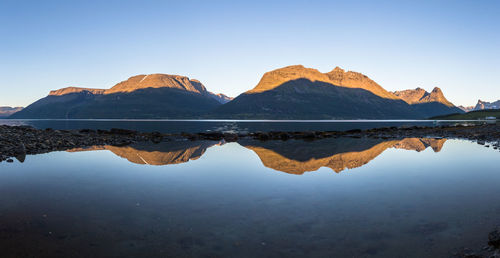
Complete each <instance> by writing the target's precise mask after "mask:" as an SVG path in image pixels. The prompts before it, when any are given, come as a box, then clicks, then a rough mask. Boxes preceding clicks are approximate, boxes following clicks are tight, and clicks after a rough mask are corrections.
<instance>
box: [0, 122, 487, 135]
mask: <svg viewBox="0 0 500 258" xmlns="http://www.w3.org/2000/svg"><path fill="white" fill-rule="evenodd" d="M464 123H469V124H470V123H485V122H484V121H483V122H478V121H430V120H106V119H102V120H99V119H94V120H92V119H81V120H77V119H76V120H64V119H63V120H44V119H40V120H36V119H34V120H30V119H27V120H26V119H13V120H10V119H0V125H29V126H32V127H35V128H39V129H45V128H53V129H59V130H69V129H101V130H109V129H111V128H122V129H129V130H136V131H143V132H153V131H157V132H162V133H181V132H187V133H199V132H206V131H222V132H245V133H248V132H257V131H262V132H266V131H346V130H351V129H371V128H380V127H391V126H396V127H400V126H439V125H450V124H464Z"/></svg>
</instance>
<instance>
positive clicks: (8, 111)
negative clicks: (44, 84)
mask: <svg viewBox="0 0 500 258" xmlns="http://www.w3.org/2000/svg"><path fill="white" fill-rule="evenodd" d="M21 110H23V108H22V107H0V118H6V117H8V116H10V115H12V114H14V113H16V112H19V111H21Z"/></svg>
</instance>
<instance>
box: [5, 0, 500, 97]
mask: <svg viewBox="0 0 500 258" xmlns="http://www.w3.org/2000/svg"><path fill="white" fill-rule="evenodd" d="M499 14H500V1H472V0H470V1H458V0H455V1H338V2H335V1H292V0H289V1H270V0H269V1H245V2H244V1H185V0H183V1H125V0H120V1H88V0H87V1H69V0H67V1H50V0H46V1H38V0H37V1H22V0H15V1H11V0H0V24H1V25H0V33H1V37H0V89H1V91H0V92H1V93H0V106H3V105H10V106H18V105H22V106H25V105H28V104H30V103H32V102H33V101H35V100H37V99H39V98H41V97H44V96H46V95H47V94H48V92H49V90H51V89H57V88H63V87H67V86H80V87H94V88H109V87H111V86H113V85H114V84H116V83H118V82H120V81H122V80H125V79H127V78H128V77H130V76H133V75H137V74H148V73H168V74H179V75H186V76H189V77H190V78H195V79H198V80H200V81H201V82H202V83H203V84H204V85H205V86H206V87H207V88H208V89H209V90H211V91H214V92H223V93H225V94H227V95H230V96H236V95H238V94H240V93H242V92H244V91H246V90H249V89H251V88H253V87H254V86H255V85H256V84H257V83H258V81H259V79H260V77H261V76H262V74H263V73H264V72H266V71H269V70H272V69H276V68H279V67H283V66H287V65H293V64H303V65H304V66H306V67H313V68H317V69H319V70H320V71H322V72H327V71H330V70H331V69H333V68H334V67H335V66H340V67H342V68H344V69H346V70H353V71H358V72H362V73H364V74H366V75H368V76H369V77H371V78H372V79H374V80H375V81H376V82H378V83H379V84H380V85H382V86H383V87H384V88H386V89H387V90H398V89H407V88H416V87H422V88H424V89H427V90H431V89H432V88H433V87H434V86H438V87H441V88H442V89H443V91H444V93H445V95H446V96H447V98H448V99H449V100H450V101H452V102H454V103H455V104H457V105H473V104H475V102H476V101H477V99H478V98H480V99H483V100H487V101H492V100H496V99H500V30H499V28H500V18H499V17H500V15H499Z"/></svg>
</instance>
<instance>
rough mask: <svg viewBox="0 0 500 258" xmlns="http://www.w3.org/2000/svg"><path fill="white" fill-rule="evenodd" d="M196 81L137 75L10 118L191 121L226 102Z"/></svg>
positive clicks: (68, 93)
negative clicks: (186, 119)
mask: <svg viewBox="0 0 500 258" xmlns="http://www.w3.org/2000/svg"><path fill="white" fill-rule="evenodd" d="M229 100H230V98H229V97H227V96H225V95H223V94H214V93H212V92H209V91H207V89H206V88H205V86H203V84H202V83H201V82H199V81H197V80H192V79H189V78H188V77H185V76H179V75H167V74H149V75H137V76H133V77H130V78H129V79H127V80H125V81H122V82H120V83H118V84H116V85H114V86H113V87H111V88H110V89H90V88H77V87H68V88H63V89H59V90H53V91H51V92H50V93H49V95H48V96H47V97H45V98H42V99H40V100H38V101H36V102H35V103H33V104H31V105H29V106H28V107H26V108H25V109H24V110H22V111H20V112H17V113H15V114H14V115H12V116H11V117H12V118H63V119H65V118H67V119H69V118H191V117H197V116H200V115H201V114H203V113H205V112H206V111H207V110H212V109H214V108H215V107H217V106H219V105H222V104H223V103H226V102H227V101H229Z"/></svg>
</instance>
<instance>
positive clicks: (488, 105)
mask: <svg viewBox="0 0 500 258" xmlns="http://www.w3.org/2000/svg"><path fill="white" fill-rule="evenodd" d="M484 109H500V100H497V101H495V102H487V101H482V100H478V101H477V104H476V106H475V107H474V110H484Z"/></svg>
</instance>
